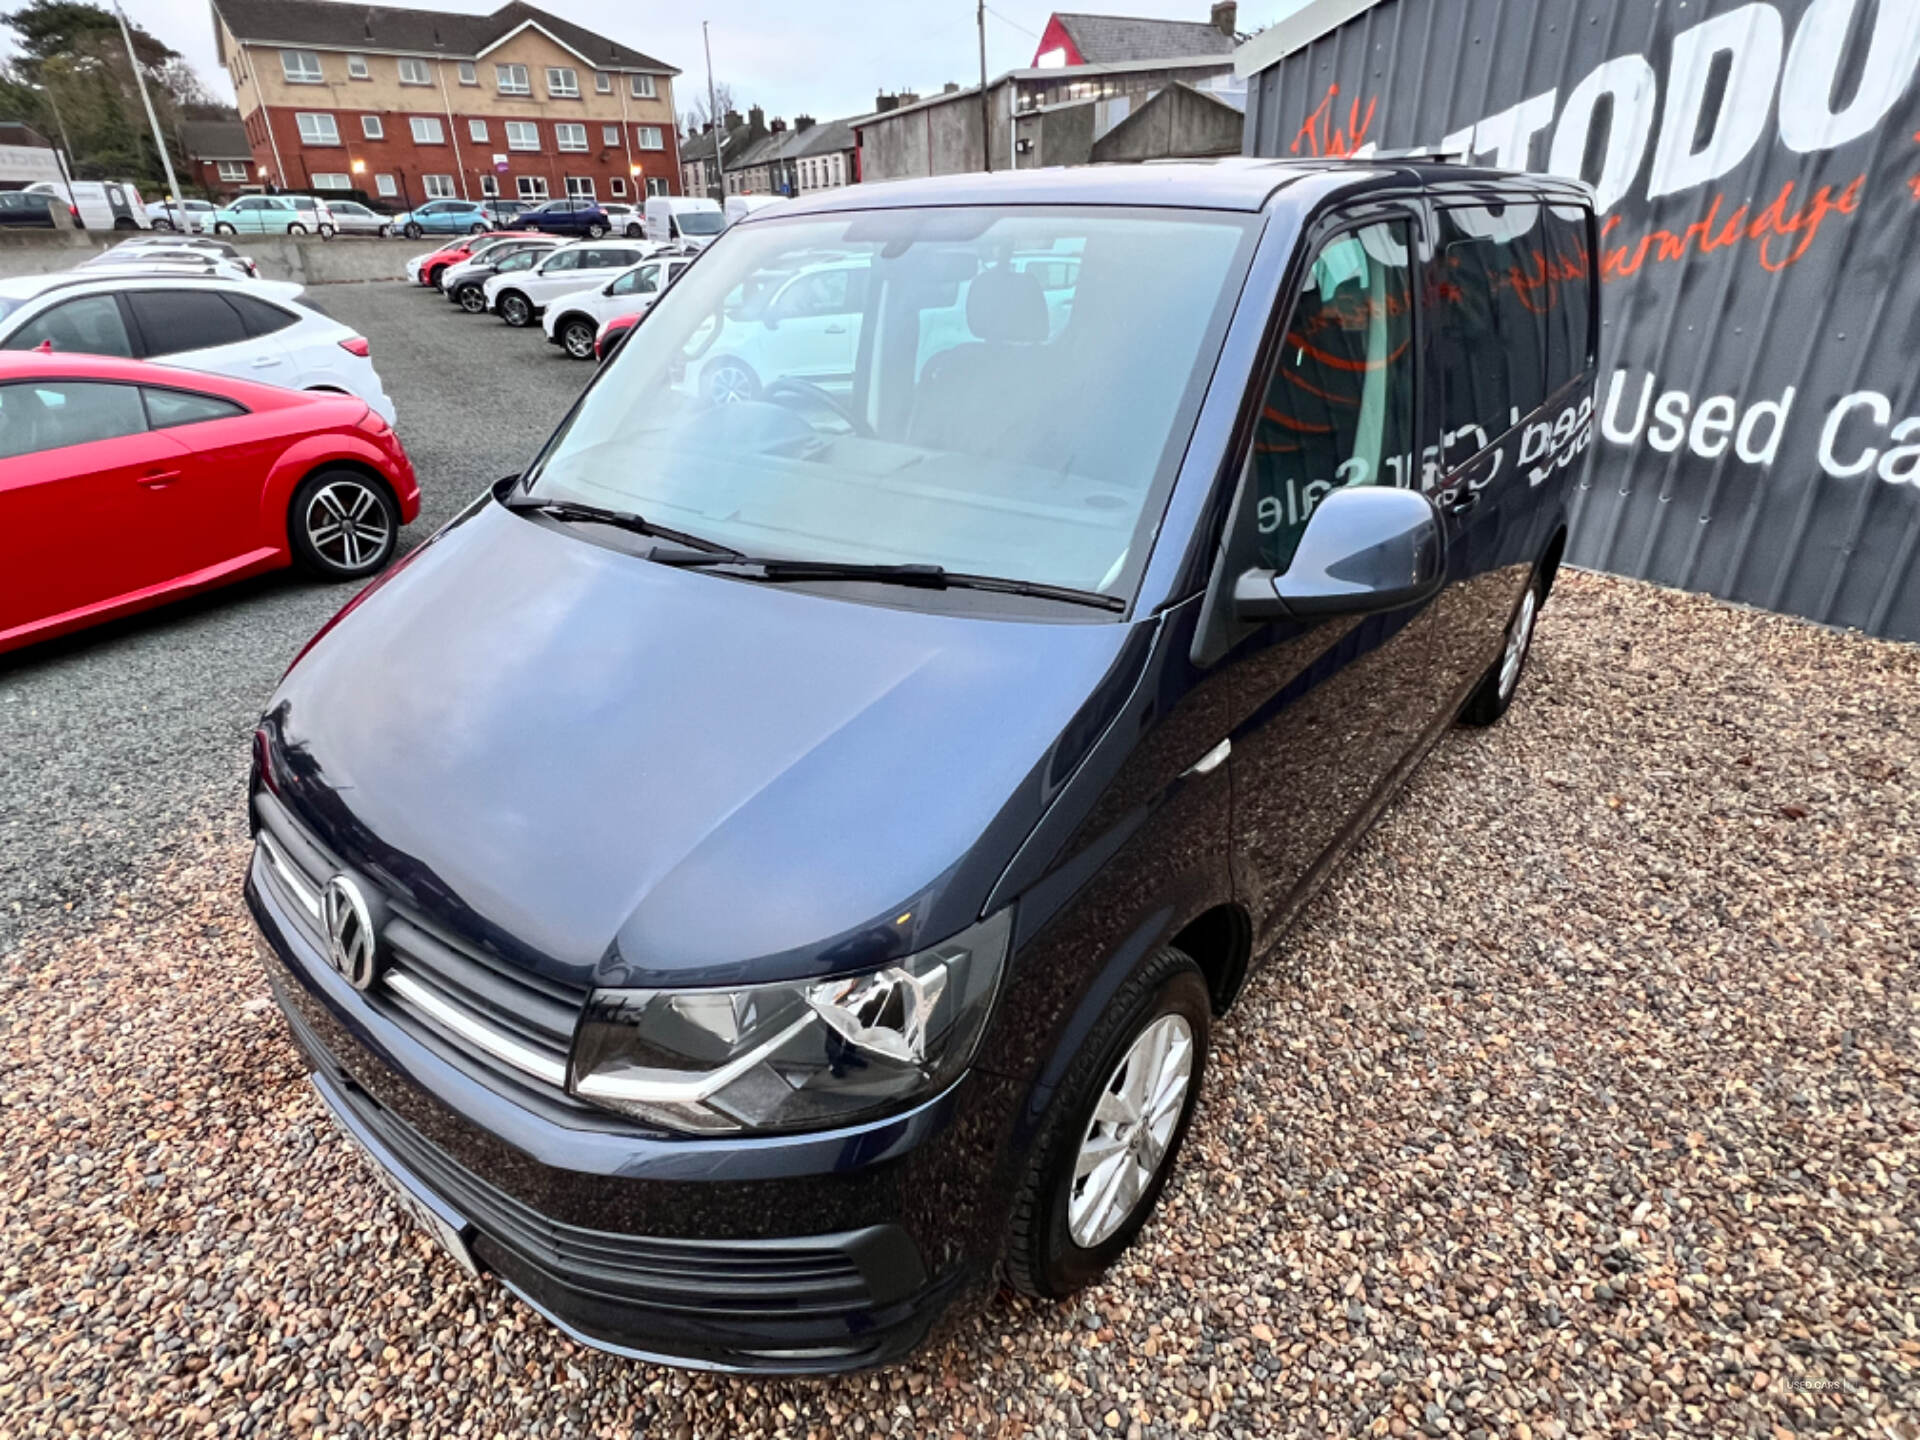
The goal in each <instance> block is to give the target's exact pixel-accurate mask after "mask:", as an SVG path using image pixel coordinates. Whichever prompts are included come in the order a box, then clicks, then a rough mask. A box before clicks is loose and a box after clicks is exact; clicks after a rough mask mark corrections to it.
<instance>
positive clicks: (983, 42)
mask: <svg viewBox="0 0 1920 1440" xmlns="http://www.w3.org/2000/svg"><path fill="white" fill-rule="evenodd" d="M980 158H981V159H982V160H983V161H985V162H986V163H985V166H984V168H985V169H986V170H987V171H988V173H992V170H993V102H992V101H991V100H990V99H988V98H987V0H980Z"/></svg>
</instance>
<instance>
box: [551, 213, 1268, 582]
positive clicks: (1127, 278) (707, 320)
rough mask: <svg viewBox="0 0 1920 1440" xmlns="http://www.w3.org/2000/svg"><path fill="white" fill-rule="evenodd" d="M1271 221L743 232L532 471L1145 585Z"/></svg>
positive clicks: (730, 239) (940, 556)
mask: <svg viewBox="0 0 1920 1440" xmlns="http://www.w3.org/2000/svg"><path fill="white" fill-rule="evenodd" d="M1256 224H1257V217H1254V216H1249V215H1228V214H1218V213H1213V212H1204V211H1178V210H1130V209H1119V208H1113V207H1100V208H1093V207H1068V208H1060V209H1040V208H1037V207H1008V208H997V209H987V208H967V209H907V210H889V211H879V212H867V213H863V214H856V215H829V216H816V217H802V218H795V219H790V220H789V219H783V220H778V221H773V222H770V223H769V222H760V223H756V224H753V225H746V226H739V227H736V228H734V229H732V230H730V231H728V232H727V234H726V235H724V236H723V237H722V238H721V239H720V240H718V241H717V242H715V244H714V246H713V247H712V248H711V249H710V250H709V251H708V252H707V254H706V255H704V256H703V257H702V258H701V259H700V262H699V263H698V264H696V265H693V266H691V267H689V268H688V269H687V271H686V273H685V274H684V275H683V276H682V277H681V278H680V279H678V280H677V281H675V282H674V284H673V285H672V287H671V288H669V289H668V290H667V291H665V292H664V294H663V295H662V297H661V299H660V301H659V302H658V303H657V304H656V305H655V306H654V308H653V309H652V310H651V311H650V312H649V313H648V315H647V317H646V321H645V323H644V325H643V326H642V327H641V328H640V329H639V330H638V331H636V332H635V340H634V342H633V343H631V344H629V345H627V346H626V347H624V348H623V350H622V351H621V353H620V355H619V357H618V359H617V360H615V361H614V362H613V363H611V364H610V365H609V366H608V367H607V369H606V371H605V372H604V373H603V374H602V375H601V376H600V377H599V378H598V379H597V380H596V382H595V383H594V385H593V386H592V387H591V389H589V391H588V392H587V394H586V395H585V397H584V398H583V399H582V401H581V403H580V404H579V405H578V406H577V407H576V408H575V410H574V412H573V414H572V415H571V416H570V417H569V418H568V420H567V421H566V422H565V423H564V424H563V425H562V427H561V429H560V430H559V431H558V432H557V433H556V434H555V435H554V437H553V438H552V439H551V440H550V441H549V442H548V444H547V448H546V449H545V451H544V452H543V453H542V455H541V456H540V458H539V459H538V460H537V461H536V462H535V464H534V466H533V467H532V469H530V470H529V472H528V478H527V482H526V484H527V488H528V489H529V490H530V491H531V492H532V493H534V494H536V495H540V496H545V497H550V498H553V499H557V500H573V501H578V502H581V503H584V504H589V505H595V506H599V507H603V508H615V509H621V510H629V511H637V512H639V513H640V514H642V515H644V516H645V517H646V518H647V519H648V520H650V521H654V522H657V523H659V524H661V525H666V526H672V527H674V528H676V529H678V530H682V531H686V532H690V533H691V534H694V535H697V536H699V537H701V538H703V539H708V540H713V541H716V542H719V543H721V544H724V545H726V546H729V547H731V548H733V549H736V550H740V551H743V552H745V553H747V554H749V555H753V556H756V557H777V558H781V559H801V560H818V561H827V562H838V563H854V564H869V563H881V564H918V565H929V564H931V565H939V566H942V567H944V568H945V569H947V570H949V571H960V572H966V573H970V574H982V575H993V576H998V577H1004V578H1008V579H1017V580H1026V581H1033V582H1037V583H1040V584H1046V585H1057V586H1065V587H1070V588H1073V589H1076V590H1086V591H1098V592H1101V593H1105V594H1109V595H1116V596H1125V595H1127V594H1130V593H1131V590H1132V587H1133V585H1134V583H1135V582H1136V580H1137V578H1138V575H1139V572H1140V570H1141V568H1142V567H1143V566H1144V564H1145V561H1146V552H1147V549H1148V547H1149V545H1150V543H1151V540H1152V537H1153V534H1154V531H1155V529H1156V528H1157V526H1158V523H1159V518H1160V512H1161V510H1162V508H1163V506H1164V499H1165V491H1166V487H1167V486H1168V485H1169V484H1170V483H1171V478H1172V475H1173V472H1174V470H1175V468H1176V467H1177V465H1178V463H1179V460H1180V457H1181V455H1182V454H1183V453H1184V451H1185V449H1186V444H1187V439H1188V436H1189V435H1190V433H1191V431H1192V427H1193V422H1194V416H1195V414H1196V413H1197V411H1198V408H1199V403H1200V399H1201V397H1202V395H1203V394H1204V392H1205V389H1206V385H1207V381H1208V379H1209V377H1210V376H1211V374H1212V370H1213V362H1214V358H1215V355H1216V354H1217V352H1218V350H1219V346H1220V343H1221V338H1222V336H1223V335H1224V333H1225V330H1226V325H1227V321H1228V319H1229V317H1230V315H1231V312H1232V308H1233V302H1234V298H1235V296H1236V295H1237V294H1238V293H1239V289H1240V283H1241V280H1242V279H1243V277H1244V275H1245V271H1246V267H1247V264H1248V261H1249V257H1250V255H1251V252H1252V248H1253V243H1254V238H1255V231H1256Z"/></svg>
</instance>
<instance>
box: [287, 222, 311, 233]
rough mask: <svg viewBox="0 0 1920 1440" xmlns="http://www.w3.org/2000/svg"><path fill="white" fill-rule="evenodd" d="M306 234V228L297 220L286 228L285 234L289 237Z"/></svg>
mask: <svg viewBox="0 0 1920 1440" xmlns="http://www.w3.org/2000/svg"><path fill="white" fill-rule="evenodd" d="M306 233H307V227H306V226H304V225H302V224H301V223H300V222H299V221H298V220H296V221H294V222H293V223H292V224H291V225H289V226H287V234H289V235H304V234H306Z"/></svg>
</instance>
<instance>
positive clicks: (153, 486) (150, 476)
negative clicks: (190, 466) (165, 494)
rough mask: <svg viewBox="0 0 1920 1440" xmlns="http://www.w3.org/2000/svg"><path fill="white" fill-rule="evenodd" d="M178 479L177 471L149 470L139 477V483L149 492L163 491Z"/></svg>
mask: <svg viewBox="0 0 1920 1440" xmlns="http://www.w3.org/2000/svg"><path fill="white" fill-rule="evenodd" d="M179 478H180V472H179V471H178V470H149V471H148V472H147V473H146V474H144V475H142V476H141V477H140V483H141V484H142V485H144V486H146V487H147V488H148V489H149V490H164V489H165V488H166V487H167V486H169V485H171V484H172V483H173V482H174V481H176V480H178V479H179Z"/></svg>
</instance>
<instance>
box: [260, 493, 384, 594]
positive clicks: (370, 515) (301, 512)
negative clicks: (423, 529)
mask: <svg viewBox="0 0 1920 1440" xmlns="http://www.w3.org/2000/svg"><path fill="white" fill-rule="evenodd" d="M328 495H331V496H332V497H333V503H332V504H329V503H327V501H326V499H325V497H326V496H328ZM361 497H367V498H366V500H365V503H364V505H363V504H362V500H361ZM376 511H377V512H378V513H377V515H376V513H375V512H376ZM339 519H347V520H350V521H351V523H350V524H348V525H347V526H346V527H345V530H344V532H342V531H339V530H338V529H335V530H333V531H331V532H330V529H329V522H332V521H337V520H339ZM369 531H373V532H376V533H374V534H373V535H372V536H371V538H362V537H365V536H366V535H367V532H369ZM287 540H288V543H289V544H290V545H291V547H292V549H293V559H294V563H295V564H297V565H298V566H299V567H300V568H301V569H302V570H304V571H306V572H307V574H309V575H311V576H313V577H314V579H316V580H327V581H335V582H339V581H348V580H364V579H366V578H367V577H368V576H369V575H375V574H378V573H379V572H380V571H382V570H384V569H386V567H387V563H388V562H389V561H390V560H392V559H393V553H394V551H395V549H397V548H398V546H399V543H400V506H399V503H398V502H397V501H395V500H394V498H393V492H392V491H390V490H389V489H387V486H386V483H385V482H384V481H380V480H376V479H374V478H373V477H372V476H370V475H367V474H365V473H364V472H362V471H359V470H322V471H320V472H318V473H317V474H314V475H309V476H308V477H307V478H306V479H305V480H302V481H301V482H300V485H299V487H298V488H297V489H296V490H295V491H294V492H293V501H292V503H291V504H290V505H288V506H287Z"/></svg>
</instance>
